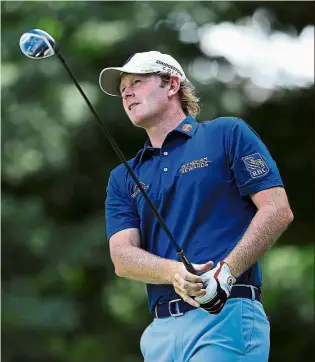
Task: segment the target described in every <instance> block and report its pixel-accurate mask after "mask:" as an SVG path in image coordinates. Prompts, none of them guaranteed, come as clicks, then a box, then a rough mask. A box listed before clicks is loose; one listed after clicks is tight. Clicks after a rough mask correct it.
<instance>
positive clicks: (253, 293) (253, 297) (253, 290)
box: [249, 285, 256, 300]
mask: <svg viewBox="0 0 315 362" xmlns="http://www.w3.org/2000/svg"><path fill="white" fill-rule="evenodd" d="M249 287H250V290H251V292H252V300H256V298H255V289H254V287H253V286H252V285H250V286H249Z"/></svg>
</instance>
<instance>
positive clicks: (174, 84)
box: [168, 76, 180, 97]
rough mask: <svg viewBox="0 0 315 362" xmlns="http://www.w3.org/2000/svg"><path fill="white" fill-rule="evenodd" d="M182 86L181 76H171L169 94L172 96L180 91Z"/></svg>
mask: <svg viewBox="0 0 315 362" xmlns="http://www.w3.org/2000/svg"><path fill="white" fill-rule="evenodd" d="M179 88H180V78H179V77H176V76H173V77H171V78H170V81H169V85H168V96H169V97H172V96H173V95H174V94H176V93H178V91H179Z"/></svg>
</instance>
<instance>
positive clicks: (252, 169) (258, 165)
mask: <svg viewBox="0 0 315 362" xmlns="http://www.w3.org/2000/svg"><path fill="white" fill-rule="evenodd" d="M242 160H243V162H244V164H245V166H246V168H247V171H248V172H249V173H250V176H251V177H252V178H256V177H261V176H264V175H266V174H267V173H268V172H269V167H268V166H267V164H266V162H265V161H264V160H263V158H262V157H261V155H260V153H258V152H256V153H253V154H251V155H249V156H245V157H242Z"/></svg>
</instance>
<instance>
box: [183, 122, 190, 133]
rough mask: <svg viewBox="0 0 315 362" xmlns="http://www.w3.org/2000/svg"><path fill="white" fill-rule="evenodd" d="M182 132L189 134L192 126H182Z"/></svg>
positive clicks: (187, 124)
mask: <svg viewBox="0 0 315 362" xmlns="http://www.w3.org/2000/svg"><path fill="white" fill-rule="evenodd" d="M182 130H183V131H185V132H190V131H191V130H192V125H191V124H189V123H186V124H184V125H183V126H182Z"/></svg>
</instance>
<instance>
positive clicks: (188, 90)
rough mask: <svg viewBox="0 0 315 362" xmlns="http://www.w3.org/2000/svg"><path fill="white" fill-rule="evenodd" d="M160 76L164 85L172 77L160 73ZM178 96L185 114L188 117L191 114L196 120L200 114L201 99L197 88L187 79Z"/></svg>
mask: <svg viewBox="0 0 315 362" xmlns="http://www.w3.org/2000/svg"><path fill="white" fill-rule="evenodd" d="M158 75H159V76H160V77H161V78H162V82H163V85H165V83H167V82H168V81H169V80H170V75H168V74H164V73H158ZM178 94H179V98H180V103H181V106H182V108H183V111H184V113H185V114H186V115H187V116H188V115H189V114H190V115H191V116H192V117H194V118H196V117H197V116H198V114H199V113H200V103H199V102H200V99H199V98H198V97H197V95H196V89H195V86H194V85H193V84H192V83H191V82H189V80H188V79H185V80H184V82H182V83H181V84H180V88H179V91H178Z"/></svg>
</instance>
